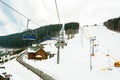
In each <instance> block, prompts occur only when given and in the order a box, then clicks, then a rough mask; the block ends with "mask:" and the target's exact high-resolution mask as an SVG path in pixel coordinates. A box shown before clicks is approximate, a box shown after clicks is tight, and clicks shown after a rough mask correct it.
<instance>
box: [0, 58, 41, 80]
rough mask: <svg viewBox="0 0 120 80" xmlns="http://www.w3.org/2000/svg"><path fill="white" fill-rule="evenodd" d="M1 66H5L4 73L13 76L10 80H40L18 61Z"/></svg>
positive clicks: (14, 60)
mask: <svg viewBox="0 0 120 80" xmlns="http://www.w3.org/2000/svg"><path fill="white" fill-rule="evenodd" d="M0 66H4V67H5V70H4V72H6V73H7V74H10V75H12V77H10V80H40V78H39V77H38V76H37V75H36V74H34V73H33V72H31V71H30V70H28V69H27V68H25V67H24V66H22V65H21V64H19V62H17V61H16V59H13V60H11V61H8V62H7V63H4V64H1V65H0ZM2 72H3V71H2Z"/></svg>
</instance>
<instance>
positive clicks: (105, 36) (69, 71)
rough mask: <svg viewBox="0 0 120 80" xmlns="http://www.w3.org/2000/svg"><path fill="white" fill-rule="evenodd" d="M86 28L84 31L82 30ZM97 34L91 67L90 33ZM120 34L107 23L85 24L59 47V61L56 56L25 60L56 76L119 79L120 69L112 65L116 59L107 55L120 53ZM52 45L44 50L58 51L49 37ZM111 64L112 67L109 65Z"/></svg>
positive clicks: (67, 79)
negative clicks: (65, 43)
mask: <svg viewBox="0 0 120 80" xmlns="http://www.w3.org/2000/svg"><path fill="white" fill-rule="evenodd" d="M82 30H83V34H82ZM91 36H96V40H95V43H96V44H98V46H96V47H95V56H93V57H91V58H92V61H91V62H92V64H91V65H92V70H91V71H90V39H89V38H90V37H91ZM119 40H120V34H118V33H116V32H112V31H110V30H108V29H106V28H105V27H104V26H89V27H82V28H81V29H80V31H79V34H77V35H75V37H74V38H73V39H71V40H69V41H68V45H67V46H66V47H64V49H60V64H57V56H56V55H55V57H54V58H51V59H48V60H43V61H33V60H27V59H26V58H24V60H25V61H26V62H27V63H29V64H31V65H33V66H35V67H36V68H39V69H40V70H42V71H44V72H46V73H47V74H49V75H51V76H53V77H54V78H55V79H56V80H81V79H82V80H88V79H89V80H119V74H120V70H119V68H115V67H114V66H113V62H114V60H113V59H112V58H109V57H107V56H105V55H106V54H110V55H112V56H114V57H115V58H119V57H120V54H119V53H120V50H119V47H120V42H119ZM47 43H49V45H46V46H45V50H49V51H51V52H54V53H57V48H56V47H55V46H54V41H47ZM109 67H111V68H112V70H108V69H107V68H109Z"/></svg>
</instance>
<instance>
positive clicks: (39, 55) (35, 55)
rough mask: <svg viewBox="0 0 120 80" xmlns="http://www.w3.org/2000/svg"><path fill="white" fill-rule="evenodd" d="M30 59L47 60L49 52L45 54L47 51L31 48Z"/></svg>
mask: <svg viewBox="0 0 120 80" xmlns="http://www.w3.org/2000/svg"><path fill="white" fill-rule="evenodd" d="M28 59H35V60H43V59H47V52H45V50H43V48H41V47H39V46H31V47H29V48H28Z"/></svg>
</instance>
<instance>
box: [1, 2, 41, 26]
mask: <svg viewBox="0 0 120 80" xmlns="http://www.w3.org/2000/svg"><path fill="white" fill-rule="evenodd" d="M0 2H1V3H3V4H4V5H6V6H7V7H9V8H10V9H12V10H13V11H15V12H16V13H18V14H20V15H21V16H23V17H24V18H26V19H27V20H29V21H31V22H32V23H34V24H36V25H37V26H40V25H39V24H37V23H36V22H34V21H33V20H31V19H30V18H28V17H26V16H25V15H23V14H22V13H20V12H19V11H18V10H16V9H14V8H13V7H11V6H10V5H8V4H7V3H5V2H3V1H2V0H0Z"/></svg>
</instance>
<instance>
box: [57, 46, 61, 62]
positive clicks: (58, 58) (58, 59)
mask: <svg viewBox="0 0 120 80" xmlns="http://www.w3.org/2000/svg"><path fill="white" fill-rule="evenodd" d="M59 61H60V47H58V52H57V64H59Z"/></svg>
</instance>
